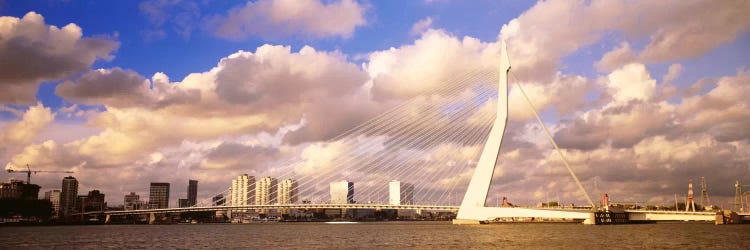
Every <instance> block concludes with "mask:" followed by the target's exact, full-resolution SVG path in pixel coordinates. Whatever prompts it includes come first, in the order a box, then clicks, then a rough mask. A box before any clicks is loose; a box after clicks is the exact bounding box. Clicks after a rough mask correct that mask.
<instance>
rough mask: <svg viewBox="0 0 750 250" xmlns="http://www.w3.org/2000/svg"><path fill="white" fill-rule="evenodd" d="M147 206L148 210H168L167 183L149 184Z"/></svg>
mask: <svg viewBox="0 0 750 250" xmlns="http://www.w3.org/2000/svg"><path fill="white" fill-rule="evenodd" d="M148 206H149V208H169V183H165V182H151V187H150V188H149V192H148Z"/></svg>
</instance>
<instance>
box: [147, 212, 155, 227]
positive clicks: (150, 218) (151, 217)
mask: <svg viewBox="0 0 750 250" xmlns="http://www.w3.org/2000/svg"><path fill="white" fill-rule="evenodd" d="M155 221H156V214H155V213H149V214H148V224H149V225H153V224H154V222H155Z"/></svg>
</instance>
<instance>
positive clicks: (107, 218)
mask: <svg viewBox="0 0 750 250" xmlns="http://www.w3.org/2000/svg"><path fill="white" fill-rule="evenodd" d="M109 216H110V215H109V214H108V215H106V216H105V217H104V224H109Z"/></svg>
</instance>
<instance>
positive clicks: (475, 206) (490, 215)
mask: <svg viewBox="0 0 750 250" xmlns="http://www.w3.org/2000/svg"><path fill="white" fill-rule="evenodd" d="M508 72H510V59H509V58H508V50H507V47H506V44H505V41H502V42H501V55H500V75H499V80H498V85H499V86H498V90H497V115H496V117H495V122H494V123H493V125H492V129H491V130H490V133H489V138H487V142H486V143H485V145H484V149H483V150H482V154H481V156H480V158H479V161H478V162H477V166H476V168H475V169H474V174H473V175H472V178H471V181H470V182H469V187H468V188H467V189H466V194H465V195H464V199H463V201H462V202H461V206H460V207H459V209H458V215H457V216H456V219H455V220H454V221H453V224H479V223H483V222H486V221H490V220H493V219H497V218H529V217H534V218H559V219H583V220H587V219H590V218H591V211H589V210H562V209H557V210H551V209H534V208H517V207H485V203H486V201H487V195H488V194H489V189H490V183H491V182H492V175H493V174H494V172H495V164H496V163H497V157H498V155H499V153H500V146H501V145H502V142H503V134H504V133H505V128H506V126H507V123H508Z"/></svg>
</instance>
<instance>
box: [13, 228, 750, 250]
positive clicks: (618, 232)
mask: <svg viewBox="0 0 750 250" xmlns="http://www.w3.org/2000/svg"><path fill="white" fill-rule="evenodd" d="M748 246H750V225H724V226H716V225H713V224H648V225H616V226H590V225H580V224H493V225H476V226H455V225H451V224H450V223H447V222H424V223H423V222H385V223H359V224H344V225H330V224H323V223H269V224H239V225H238V224H234V225H233V224H193V225H99V226H55V227H0V249H29V248H30V249H49V248H64V249H70V248H76V249H94V248H96V249H100V248H114V249H121V248H136V249H143V248H170V249H171V248H183V249H187V248H190V249H195V248H210V249H216V248H267V247H274V248H326V249H332V248H333V249H343V248H350V249H351V248H356V249H361V248H390V249H401V248H423V249H436V248H439V249H444V248H454V249H455V248H460V249H465V248H480V249H487V248H495V249H496V248H581V247H589V248H590V247H596V248H604V249H612V248H616V249H644V248H645V249H654V248H660V249H663V248H690V249H694V248H701V249H704V248H717V249H747V248H748Z"/></svg>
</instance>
